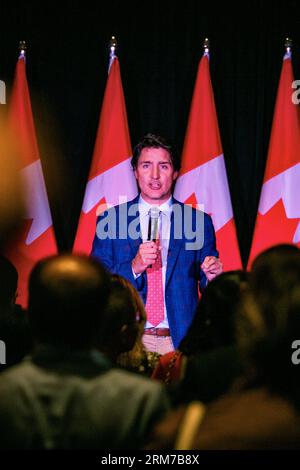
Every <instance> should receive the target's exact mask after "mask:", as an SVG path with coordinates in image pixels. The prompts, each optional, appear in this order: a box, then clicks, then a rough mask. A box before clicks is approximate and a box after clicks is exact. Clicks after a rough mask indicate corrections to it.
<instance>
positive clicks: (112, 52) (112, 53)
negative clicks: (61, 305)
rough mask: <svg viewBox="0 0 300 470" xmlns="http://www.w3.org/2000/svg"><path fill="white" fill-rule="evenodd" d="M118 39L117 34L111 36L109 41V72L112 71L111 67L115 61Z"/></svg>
mask: <svg viewBox="0 0 300 470" xmlns="http://www.w3.org/2000/svg"><path fill="white" fill-rule="evenodd" d="M117 45H118V43H117V40H116V37H115V36H112V37H111V40H110V41H109V66H108V72H109V71H110V67H111V65H112V63H113V61H114V58H115V57H116V54H115V52H116V49H117Z"/></svg>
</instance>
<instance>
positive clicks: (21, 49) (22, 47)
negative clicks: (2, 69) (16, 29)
mask: <svg viewBox="0 0 300 470" xmlns="http://www.w3.org/2000/svg"><path fill="white" fill-rule="evenodd" d="M26 49H27V46H26V42H25V41H20V42H19V52H20V55H19V59H25V58H26Z"/></svg>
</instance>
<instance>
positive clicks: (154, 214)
mask: <svg viewBox="0 0 300 470" xmlns="http://www.w3.org/2000/svg"><path fill="white" fill-rule="evenodd" d="M159 214H160V210H159V209H158V207H155V206H154V207H151V209H150V210H149V224H148V241H155V240H157V238H158V219H159ZM149 268H150V269H151V268H152V264H150V266H149Z"/></svg>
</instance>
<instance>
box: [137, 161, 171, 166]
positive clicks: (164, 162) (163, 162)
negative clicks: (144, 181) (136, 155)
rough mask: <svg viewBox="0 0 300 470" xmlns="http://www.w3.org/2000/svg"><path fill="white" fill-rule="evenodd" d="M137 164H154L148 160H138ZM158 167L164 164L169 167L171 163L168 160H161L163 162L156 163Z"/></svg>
mask: <svg viewBox="0 0 300 470" xmlns="http://www.w3.org/2000/svg"><path fill="white" fill-rule="evenodd" d="M139 163H154V162H152V161H150V160H139ZM158 163H159V164H160V165H162V164H163V165H165V164H166V163H168V164H169V165H171V164H172V163H171V162H170V160H163V161H160V162H158Z"/></svg>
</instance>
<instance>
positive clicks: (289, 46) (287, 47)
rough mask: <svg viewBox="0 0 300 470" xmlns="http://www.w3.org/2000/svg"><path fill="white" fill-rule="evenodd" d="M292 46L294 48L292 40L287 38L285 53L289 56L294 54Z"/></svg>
mask: <svg viewBox="0 0 300 470" xmlns="http://www.w3.org/2000/svg"><path fill="white" fill-rule="evenodd" d="M292 46H293V41H292V39H291V38H285V42H284V47H285V52H286V53H287V54H290V53H291V52H292Z"/></svg>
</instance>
